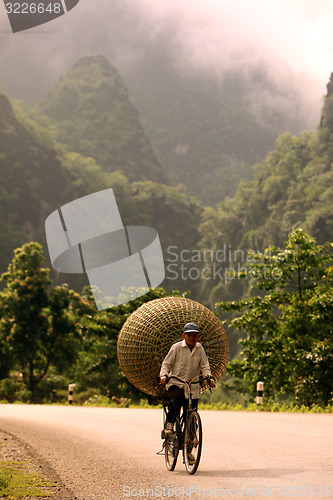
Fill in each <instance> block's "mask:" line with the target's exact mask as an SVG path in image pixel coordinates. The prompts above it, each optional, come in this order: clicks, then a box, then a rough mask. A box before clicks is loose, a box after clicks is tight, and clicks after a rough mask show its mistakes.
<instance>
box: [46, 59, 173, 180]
mask: <svg viewBox="0 0 333 500" xmlns="http://www.w3.org/2000/svg"><path fill="white" fill-rule="evenodd" d="M37 111H38V113H41V114H44V115H46V116H47V117H48V118H50V119H51V120H52V121H53V123H54V125H55V127H56V128H57V131H58V136H57V140H58V141H59V142H61V143H63V144H65V145H67V147H68V149H69V150H71V151H75V152H77V153H80V154H82V155H83V156H88V157H92V158H94V159H95V160H96V161H97V163H98V164H99V165H100V166H101V167H102V168H103V169H104V170H106V171H108V172H113V171H116V170H121V171H123V173H124V174H125V175H126V176H127V177H128V179H129V180H130V181H143V180H151V181H155V182H165V176H164V173H163V170H162V167H161V165H160V164H159V162H158V160H157V158H156V156H155V153H154V151H153V148H152V146H151V144H150V142H149V140H148V139H147V137H146V136H145V133H144V131H143V128H142V125H141V123H140V120H139V116H138V112H137V110H136V109H135V107H134V106H133V104H132V103H131V102H130V99H129V96H128V91H127V88H126V86H125V84H124V82H123V80H122V77H121V76H120V74H119V73H118V71H117V69H116V68H114V67H113V66H112V65H111V64H110V63H109V61H108V60H107V59H106V58H105V57H104V56H102V55H96V56H86V57H83V58H81V59H80V60H79V61H78V62H77V63H76V64H75V65H74V66H73V67H72V68H71V69H70V70H69V72H68V73H67V74H66V75H65V76H63V77H61V79H60V80H59V82H58V83H57V84H56V85H55V86H54V87H53V89H51V90H50V92H48V94H47V95H46V96H45V97H44V99H43V100H42V101H41V103H40V104H39V106H38V107H37Z"/></svg>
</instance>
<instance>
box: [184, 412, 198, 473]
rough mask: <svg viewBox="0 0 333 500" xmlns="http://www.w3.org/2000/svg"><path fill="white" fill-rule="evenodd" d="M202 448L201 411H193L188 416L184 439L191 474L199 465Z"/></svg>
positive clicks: (186, 458)
mask: <svg viewBox="0 0 333 500" xmlns="http://www.w3.org/2000/svg"><path fill="white" fill-rule="evenodd" d="M201 449H202V425H201V419H200V415H199V413H197V412H196V411H192V412H191V413H190V415H189V417H188V420H187V423H186V428H185V439H184V462H185V467H186V470H187V472H188V473H189V474H194V473H195V472H196V471H197V469H198V467H199V462H200V457H201Z"/></svg>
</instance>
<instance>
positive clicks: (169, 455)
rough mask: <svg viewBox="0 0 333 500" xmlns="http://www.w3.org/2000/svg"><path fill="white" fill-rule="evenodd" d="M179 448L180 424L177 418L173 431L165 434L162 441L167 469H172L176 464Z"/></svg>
mask: <svg viewBox="0 0 333 500" xmlns="http://www.w3.org/2000/svg"><path fill="white" fill-rule="evenodd" d="M179 449H180V426H179V422H178V419H177V420H176V423H175V432H174V434H173V435H171V436H166V437H165V441H164V457H165V465H166V468H167V469H168V470H169V471H173V470H174V469H175V467H176V464H177V458H178V454H179Z"/></svg>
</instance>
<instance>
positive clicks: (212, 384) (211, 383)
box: [208, 378, 216, 389]
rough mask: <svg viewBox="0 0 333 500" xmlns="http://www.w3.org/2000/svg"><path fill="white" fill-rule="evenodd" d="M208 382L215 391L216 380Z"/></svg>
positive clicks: (211, 379)
mask: <svg viewBox="0 0 333 500" xmlns="http://www.w3.org/2000/svg"><path fill="white" fill-rule="evenodd" d="M208 382H209V385H210V387H211V388H212V389H214V387H216V384H215V380H214V379H213V378H210V379H209V381H208Z"/></svg>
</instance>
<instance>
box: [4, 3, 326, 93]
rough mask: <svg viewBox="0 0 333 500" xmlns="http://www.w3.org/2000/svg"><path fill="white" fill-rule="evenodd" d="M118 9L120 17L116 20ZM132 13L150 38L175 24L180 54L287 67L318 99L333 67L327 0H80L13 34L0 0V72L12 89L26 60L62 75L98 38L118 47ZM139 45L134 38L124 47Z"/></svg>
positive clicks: (193, 59)
mask: <svg viewBox="0 0 333 500" xmlns="http://www.w3.org/2000/svg"><path fill="white" fill-rule="evenodd" d="M124 6H126V9H127V10H128V17H126V12H125V14H124V11H126V9H124ZM120 11H121V16H122V18H121V19H123V20H124V24H122V23H119V22H118V21H117V22H116V23H115V15H116V14H117V15H119V12H120ZM133 13H135V15H136V16H137V18H136V21H135V22H136V23H137V24H136V27H135V30H137V27H138V26H139V27H140V29H141V30H144V31H145V32H146V34H148V36H151V37H153V36H154V35H156V34H158V33H159V32H161V31H163V30H164V29H165V26H166V25H167V24H169V25H170V24H171V25H173V26H174V27H176V28H175V29H174V37H175V39H176V42H180V47H182V48H181V49H180V54H179V57H182V58H183V60H186V61H187V62H188V63H191V64H194V65H200V66H203V67H205V66H206V67H208V66H210V67H214V68H215V69H216V71H219V69H221V68H223V67H225V66H227V65H234V64H243V63H244V61H246V62H247V63H251V61H256V62H258V61H260V60H264V61H267V60H268V61H269V62H270V64H271V66H272V68H273V72H274V71H277V72H282V76H283V72H286V74H287V73H288V69H290V70H291V71H292V72H293V73H295V74H296V75H300V74H301V75H302V76H304V79H305V81H306V80H311V81H312V82H313V83H314V84H315V88H316V89H317V90H316V93H317V92H318V99H320V98H321V96H322V95H323V94H324V93H325V90H326V84H327V82H328V79H329V77H330V74H331V72H332V71H333V29H332V28H333V2H332V0H80V3H79V4H78V5H77V6H76V7H75V8H74V9H73V10H72V11H71V12H69V13H68V14H66V15H65V16H62V17H60V18H58V19H57V20H55V21H52V22H50V23H48V24H46V25H44V26H43V27H39V28H34V29H31V30H27V31H26V32H21V33H17V34H12V33H11V32H10V28H9V23H8V20H7V17H6V13H5V10H4V5H3V3H2V2H1V3H0V16H1V20H0V71H1V72H2V73H3V72H5V71H7V72H8V73H9V74H11V75H12V76H11V80H10V82H11V84H12V86H13V88H14V86H17V85H19V82H18V80H21V79H22V76H21V75H20V74H19V73H18V78H16V80H15V81H14V76H13V75H16V72H19V70H20V67H19V66H22V68H23V69H22V70H21V71H22V72H23V71H24V72H25V73H26V74H27V72H28V71H29V64H30V62H31V64H32V67H33V68H34V70H33V71H35V68H36V64H39V61H40V63H42V65H43V68H44V75H45V78H46V75H47V72H49V73H52V71H54V73H57V72H58V73H59V72H60V74H61V73H63V72H64V71H67V70H68V67H69V66H70V65H71V64H72V63H73V61H74V59H76V58H78V57H81V56H83V55H86V54H88V53H89V51H90V52H91V53H94V51H96V50H97V48H95V47H93V45H94V41H95V40H96V46H97V41H98V40H99V41H100V46H101V47H103V46H106V45H107V44H108V43H109V45H111V44H113V45H115V44H117V42H115V39H114V37H113V38H112V34H114V32H115V31H118V33H119V40H121V44H122V49H123V48H124V46H126V43H124V40H125V42H126V37H128V39H129V40H130V39H131V37H132V35H133V33H132V29H131V26H132V25H131V23H132V22H133V15H134V14H133ZM131 16H132V17H131ZM135 30H134V31H135ZM116 40H117V39H116ZM119 43H120V42H119ZM136 49H137V50H139V47H135V43H134V44H133V41H132V45H131V46H130V44H129V46H128V51H129V53H130V52H131V51H135V50H136ZM111 62H113V61H111ZM58 76H59V75H57V74H56V77H58ZM279 78H281V74H280V75H279ZM42 79H43V75H42V73H40V74H39V80H42ZM3 81H4V78H3V77H2V75H1V74H0V82H3Z"/></svg>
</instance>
